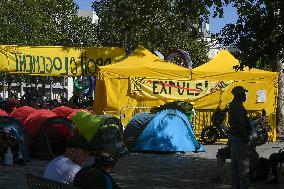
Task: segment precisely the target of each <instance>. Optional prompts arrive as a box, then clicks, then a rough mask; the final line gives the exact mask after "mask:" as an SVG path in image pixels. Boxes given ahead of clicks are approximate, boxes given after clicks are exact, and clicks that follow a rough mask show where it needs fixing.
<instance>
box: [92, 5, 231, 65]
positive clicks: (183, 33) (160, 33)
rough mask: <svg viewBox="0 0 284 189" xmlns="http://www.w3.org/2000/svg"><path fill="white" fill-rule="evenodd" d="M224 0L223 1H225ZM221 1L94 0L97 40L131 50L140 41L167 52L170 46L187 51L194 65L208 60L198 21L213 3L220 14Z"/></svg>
mask: <svg viewBox="0 0 284 189" xmlns="http://www.w3.org/2000/svg"><path fill="white" fill-rule="evenodd" d="M226 2H227V0H226V1H225V3H226ZM223 3H224V1H221V0H217V1H213V0H206V1H200V0H192V1H188V0H180V1H175V0H151V1H149V0H141V1H129V0H100V1H96V2H94V3H93V8H94V10H95V12H96V13H97V15H98V17H99V24H98V27H97V32H98V40H99V41H100V44H101V45H103V46H119V47H124V48H126V49H131V50H132V49H133V48H135V47H136V46H137V45H139V44H142V45H144V46H145V47H146V48H148V49H150V50H158V51H160V52H162V53H164V54H165V53H166V52H167V50H168V49H169V48H180V49H184V50H186V51H188V52H189V54H190V56H191V58H192V59H193V64H194V66H197V65H200V64H202V63H205V62H206V61H207V52H208V50H209V48H208V44H207V42H206V41H204V40H203V36H202V34H201V32H200V21H201V19H202V18H203V19H206V18H207V16H208V15H209V7H211V6H215V7H216V8H215V12H216V14H222V5H223Z"/></svg>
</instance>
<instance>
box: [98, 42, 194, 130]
mask: <svg viewBox="0 0 284 189" xmlns="http://www.w3.org/2000/svg"><path fill="white" fill-rule="evenodd" d="M189 75H190V70H189V69H187V68H184V67H181V66H178V65H176V64H173V63H170V62H167V61H165V60H162V59H160V58H159V57H157V56H156V55H154V54H152V53H151V52H150V51H148V50H147V49H145V48H144V47H143V46H139V47H138V48H137V49H135V50H134V52H133V53H132V54H131V55H130V56H128V57H127V58H126V59H124V60H122V61H120V62H118V63H116V64H111V65H107V66H100V67H99V69H98V79H97V81H96V93H95V102H94V108H95V111H96V113H99V114H101V113H108V114H112V115H116V116H123V117H124V119H122V122H123V124H124V125H126V124H127V123H128V121H129V119H130V118H131V117H132V116H133V115H134V114H135V112H134V111H137V107H143V108H147V107H149V108H150V107H153V106H159V105H161V104H164V103H166V102H169V101H171V99H169V98H163V97H161V98H157V97H151V96H149V97H147V96H144V95H138V94H137V93H136V92H139V91H136V92H135V91H131V88H132V87H131V85H132V84H133V82H137V85H139V83H138V81H142V80H145V79H148V80H151V78H152V79H153V78H159V79H172V80H174V79H178V78H186V79H187V80H189ZM151 81H152V80H151ZM154 82H155V81H154ZM140 84H141V83H140ZM135 87H138V86H135ZM132 107H133V108H132ZM134 107H136V108H134Z"/></svg>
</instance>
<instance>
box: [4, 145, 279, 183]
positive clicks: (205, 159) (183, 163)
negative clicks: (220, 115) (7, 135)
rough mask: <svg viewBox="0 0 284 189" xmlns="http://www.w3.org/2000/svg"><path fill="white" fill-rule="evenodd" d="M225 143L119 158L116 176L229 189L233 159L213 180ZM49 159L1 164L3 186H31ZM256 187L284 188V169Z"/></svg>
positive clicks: (269, 148) (266, 151)
mask: <svg viewBox="0 0 284 189" xmlns="http://www.w3.org/2000/svg"><path fill="white" fill-rule="evenodd" d="M223 146H224V145H220V144H218V145H210V146H209V145H205V146H204V147H205V148H206V152H205V153H196V154H194V153H186V154H140V153H132V154H130V155H129V156H126V157H123V158H121V159H120V160H119V162H118V164H117V166H116V168H115V170H114V173H113V176H114V178H115V179H116V180H117V182H118V184H119V185H120V186H121V187H122V188H135V189H139V188H141V189H142V188H143V189H145V188H146V189H147V188H149V189H150V188H151V189H152V188H153V189H169V188H172V189H174V188H175V189H177V188H185V189H207V188H208V189H226V188H231V186H230V174H229V173H230V171H229V169H230V162H227V163H226V171H227V174H226V177H225V178H224V180H223V181H222V182H221V183H218V184H217V183H212V182H211V178H212V176H214V174H215V172H216V157H215V156H216V152H217V150H218V149H219V148H221V147H223ZM280 148H284V142H283V141H278V142H276V143H268V144H265V145H262V146H260V147H258V148H257V152H258V153H259V154H260V157H265V158H268V157H269V155H270V154H271V153H275V152H278V151H279V149H280ZM47 163H48V161H39V160H32V161H30V162H28V164H27V165H25V166H19V165H14V166H11V167H7V166H0V188H1V189H2V188H3V189H18V188H19V189H27V186H26V182H25V174H26V173H32V174H37V175H42V173H43V170H44V167H45V166H46V164H47ZM252 188H256V189H270V188H271V189H272V188H273V189H277V188H284V170H283V171H282V173H281V176H280V184H279V185H276V186H275V185H269V184H266V183H265V182H264V181H263V182H256V183H252Z"/></svg>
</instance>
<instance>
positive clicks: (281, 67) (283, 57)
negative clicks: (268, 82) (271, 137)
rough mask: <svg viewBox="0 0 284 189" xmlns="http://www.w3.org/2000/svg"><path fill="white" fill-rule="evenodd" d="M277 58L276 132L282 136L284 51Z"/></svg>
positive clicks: (283, 118)
mask: <svg viewBox="0 0 284 189" xmlns="http://www.w3.org/2000/svg"><path fill="white" fill-rule="evenodd" d="M279 55H280V56H279V57H278V58H277V64H278V71H279V80H278V100H277V110H278V111H277V118H278V124H277V131H278V133H279V134H284V51H281V53H280V54H279Z"/></svg>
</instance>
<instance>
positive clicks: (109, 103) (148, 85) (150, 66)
mask: <svg viewBox="0 0 284 189" xmlns="http://www.w3.org/2000/svg"><path fill="white" fill-rule="evenodd" d="M236 65H239V62H238V60H236V59H235V58H234V56H232V55H231V54H230V53H229V52H228V51H225V50H222V51H221V52H220V53H219V54H218V55H217V56H216V57H215V58H214V59H213V60H211V61H209V62H208V63H207V64H204V65H202V66H200V67H198V68H195V69H193V70H189V69H187V68H183V67H180V66H178V65H175V64H173V63H169V62H166V61H165V60H162V59H160V58H159V57H157V56H155V55H154V54H152V53H151V52H149V51H148V50H147V49H145V48H144V47H142V46H139V47H138V48H137V49H136V50H135V51H134V52H133V53H132V54H131V55H130V56H129V57H127V58H126V59H124V60H122V61H120V62H118V63H116V64H112V65H107V66H101V67H99V69H98V78H97V83H96V94H95V102H94V108H95V110H96V113H99V114H102V113H107V114H112V115H116V116H120V117H121V118H122V123H123V124H124V125H126V124H127V123H128V121H129V120H130V118H131V117H132V116H134V115H135V114H136V113H137V110H138V109H139V108H141V109H142V111H147V108H149V109H150V108H151V107H153V106H159V105H161V104H165V103H166V102H170V101H173V100H184V101H189V102H193V103H194V108H195V109H197V110H201V112H202V111H203V110H206V111H207V110H208V111H210V112H211V114H212V111H213V110H214V109H215V108H216V107H217V106H220V107H221V108H224V107H225V106H226V105H227V104H228V103H229V102H230V101H231V100H232V98H233V97H232V95H231V92H230V91H231V89H232V88H233V87H234V86H237V85H242V86H244V87H246V88H247V89H248V90H249V94H248V101H247V102H246V103H245V107H246V108H247V109H248V110H250V111H259V110H261V109H262V108H265V109H266V110H267V112H268V115H269V118H270V123H271V125H272V126H273V127H274V128H273V132H271V136H270V139H271V140H275V139H276V132H275V125H276V124H275V107H276V103H275V97H276V95H277V77H278V75H277V73H274V72H268V71H263V70H258V69H251V70H248V69H245V70H244V71H238V72H236V71H235V70H234V68H233V66H236ZM263 98H264V99H263ZM263 101H264V102H263ZM149 109H148V110H149ZM208 118H210V115H208V114H207V115H205V114H203V115H201V116H198V117H196V119H195V125H194V127H195V132H196V133H198V132H200V131H201V129H202V128H203V127H204V126H206V123H205V119H208ZM209 122H210V120H209ZM209 122H208V124H209Z"/></svg>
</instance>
